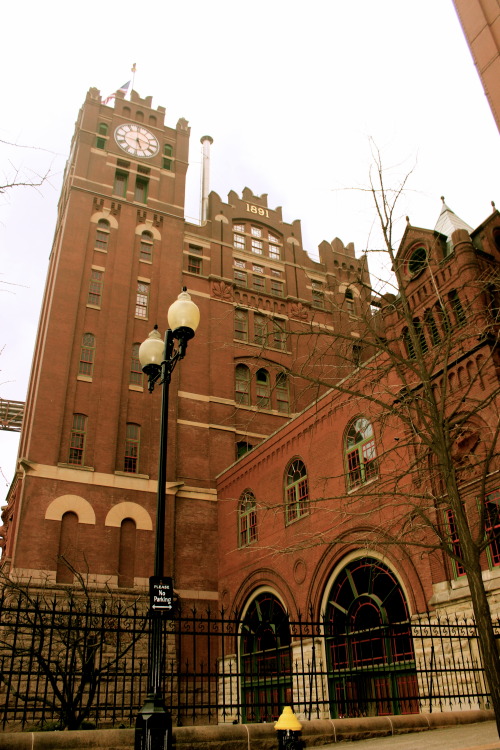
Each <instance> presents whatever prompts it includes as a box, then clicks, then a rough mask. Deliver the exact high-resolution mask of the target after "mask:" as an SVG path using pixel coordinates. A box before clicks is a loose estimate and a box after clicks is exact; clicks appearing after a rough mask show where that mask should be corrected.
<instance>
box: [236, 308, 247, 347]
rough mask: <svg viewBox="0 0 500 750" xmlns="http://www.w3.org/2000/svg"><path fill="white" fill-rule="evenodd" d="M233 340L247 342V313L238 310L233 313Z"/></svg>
mask: <svg viewBox="0 0 500 750" xmlns="http://www.w3.org/2000/svg"><path fill="white" fill-rule="evenodd" d="M234 338H235V339H237V340H238V341H248V312H247V311H246V310H241V309H240V308H236V310H235V311H234Z"/></svg>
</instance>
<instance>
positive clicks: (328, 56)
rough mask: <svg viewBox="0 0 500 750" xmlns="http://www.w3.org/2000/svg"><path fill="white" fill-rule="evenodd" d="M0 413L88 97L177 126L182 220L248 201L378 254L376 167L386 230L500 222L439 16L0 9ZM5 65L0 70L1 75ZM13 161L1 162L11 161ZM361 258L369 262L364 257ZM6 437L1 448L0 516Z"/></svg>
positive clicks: (62, 6) (181, 8)
mask: <svg viewBox="0 0 500 750" xmlns="http://www.w3.org/2000/svg"><path fill="white" fill-rule="evenodd" d="M2 27H3V32H4V33H3V39H2V53H3V59H4V71H3V76H2V79H3V80H2V112H1V117H0V184H7V183H9V182H10V181H11V180H12V179H13V178H14V177H15V176H16V175H17V179H18V180H21V181H29V182H37V181H38V179H39V177H38V176H44V175H45V174H47V173H49V176H48V178H47V179H46V180H44V182H43V184H42V185H41V186H40V187H37V188H34V187H25V188H23V187H17V188H13V189H11V190H7V191H5V192H4V193H3V194H0V349H1V355H0V396H1V397H2V398H5V399H13V400H19V401H22V400H24V398H25V395H26V389H27V383H28V379H29V372H30V368H31V361H32V354H33V347H34V342H35V337H36V330H37V324H38V316H39V311H40V304H41V299H42V294H43V288H44V283H45V276H46V271H47V265H48V258H49V253H50V249H51V244H52V239H53V232H54V227H55V220H56V211H57V201H58V196H59V191H60V186H61V181H62V175H63V171H64V165H65V162H66V158H67V156H68V152H69V146H70V141H71V136H72V134H73V129H74V123H75V120H76V118H77V115H78V111H79V108H80V107H81V105H82V103H83V101H84V99H85V95H86V92H87V91H88V89H89V88H90V87H92V86H95V87H97V88H98V89H99V90H100V91H101V94H102V96H103V97H106V96H108V95H109V94H111V93H113V92H114V91H116V89H118V88H119V87H120V86H121V85H122V84H124V83H126V82H127V81H128V80H130V79H131V78H132V73H131V67H132V65H133V63H136V66H137V71H136V73H135V80H134V88H135V90H136V91H137V92H138V93H139V95H140V96H142V97H145V96H148V95H152V96H153V106H155V107H157V106H164V107H166V111H167V114H166V124H167V125H170V126H171V127H175V125H176V123H177V120H178V119H179V118H180V117H185V118H186V119H187V120H188V121H189V123H190V126H191V150H190V167H189V171H188V183H187V196H186V218H187V219H188V220H189V221H193V222H194V223H198V222H199V212H200V207H199V206H200V169H201V164H200V162H201V145H200V138H201V136H202V135H205V134H208V135H211V136H212V138H213V139H214V143H213V146H212V150H211V181H210V186H211V189H212V190H215V191H216V192H217V193H218V194H219V195H220V196H221V198H223V199H224V200H225V199H226V198H227V194H228V193H229V191H230V190H235V191H236V192H238V193H239V194H241V191H242V190H243V188H244V187H249V188H251V189H252V190H253V192H254V193H255V194H256V195H260V194H262V193H267V194H268V201H269V206H270V207H271V208H276V207H277V206H282V207H283V218H284V220H285V221H287V222H292V221H293V220H295V219H301V222H302V233H303V244H304V247H305V249H306V250H307V251H308V252H309V254H310V255H311V256H312V257H316V254H317V246H318V245H319V244H320V242H321V241H323V240H325V239H326V240H328V241H331V240H332V239H334V238H335V237H340V239H341V240H342V241H343V242H344V243H348V242H354V244H355V248H356V254H357V256H360V255H361V253H362V252H363V251H365V250H374V249H376V248H377V247H379V246H380V237H379V233H378V231H377V224H376V220H375V215H374V209H373V205H372V202H371V199H370V196H369V193H367V192H366V187H367V186H368V184H369V174H370V169H371V168H373V158H372V148H373V144H375V145H376V148H377V149H378V150H379V152H380V154H381V157H382V161H383V164H384V167H385V169H386V170H387V172H386V174H387V182H388V184H389V185H391V184H392V185H397V184H399V181H400V180H401V179H403V177H404V176H405V175H407V174H408V173H410V172H411V175H410V177H409V181H408V190H407V191H405V193H404V195H403V196H402V199H401V203H400V205H399V211H398V213H397V216H398V218H399V222H398V224H397V227H396V229H399V231H400V234H401V233H402V230H403V228H404V226H405V217H406V216H409V219H410V222H411V223H412V224H413V225H416V226H421V227H426V228H433V227H434V225H435V223H436V220H437V217H438V215H439V211H440V209H441V200H440V196H444V197H445V199H446V203H447V204H448V205H449V206H450V208H452V209H453V210H454V211H455V212H456V213H457V214H458V215H459V216H460V217H461V218H462V219H464V220H465V221H466V222H467V223H468V224H470V225H471V226H473V227H475V226H477V225H479V224H480V223H481V222H482V221H483V220H484V219H485V218H486V217H487V216H488V215H489V214H490V213H491V210H492V209H491V201H492V200H493V201H494V200H496V201H497V203H498V204H499V205H500V191H498V190H497V185H498V173H499V169H498V167H499V163H500V160H499V157H500V139H499V134H498V130H497V128H496V125H495V122H494V120H493V117H492V115H491V112H490V109H489V107H488V103H487V100H486V97H485V95H484V92H483V89H482V86H481V82H480V80H479V77H478V75H477V73H476V70H475V67H474V64H473V61H472V58H471V55H470V52H469V49H468V46H467V43H466V41H465V38H464V36H463V33H462V30H461V27H460V24H459V21H458V18H457V16H456V12H455V9H454V6H453V2H452V0H419V2H415V0H377V2H373V0H343V1H341V0H309V1H308V2H307V3H304V2H299V1H298V0H253V2H250V3H242V2H238V0H211V2H210V3H207V2H206V1H205V0H203V1H202V0H183V2H181V3H167V2H165V0H149V1H148V2H143V3H138V2H137V0H133V1H132V0H121V2H118V1H117V0H115V1H114V2H110V0H100V1H99V2H94V0H90V1H88V2H86V3H84V4H79V5H73V4H71V3H68V2H67V0H64V2H60V1H59V0H46V1H45V2H44V3H40V2H38V0H37V1H36V2H35V1H34V0H23V2H19V3H9V4H8V5H6V6H5V7H3V8H2ZM6 61H8V69H7V63H6ZM9 144H16V145H9ZM372 257H373V256H372ZM17 443H18V434H17V433H13V432H7V431H0V471H1V473H0V502H1V501H2V498H3V497H4V491H3V488H5V494H6V492H7V489H8V486H9V484H10V482H11V480H12V478H13V475H14V469H15V461H16V454H17Z"/></svg>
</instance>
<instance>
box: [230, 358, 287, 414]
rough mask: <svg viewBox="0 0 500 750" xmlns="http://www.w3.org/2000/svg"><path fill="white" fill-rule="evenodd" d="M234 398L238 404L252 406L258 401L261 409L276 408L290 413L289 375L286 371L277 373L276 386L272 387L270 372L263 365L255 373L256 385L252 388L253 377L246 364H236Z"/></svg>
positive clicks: (284, 412)
mask: <svg viewBox="0 0 500 750" xmlns="http://www.w3.org/2000/svg"><path fill="white" fill-rule="evenodd" d="M234 400H235V401H236V403H237V404H242V405H244V406H250V404H252V403H256V404H257V406H258V407H259V408H260V409H272V408H273V406H274V408H275V409H276V410H277V411H279V412H282V413H283V414H288V412H289V410H290V391H289V386H288V377H287V374H286V373H285V372H279V373H278V374H277V375H276V379H275V382H274V386H273V387H271V376H270V375H269V372H268V371H267V370H266V369H264V368H263V367H261V368H260V369H259V370H257V372H256V373H255V387H254V389H252V377H251V373H250V370H249V368H248V367H247V366H246V365H236V369H235V393H234Z"/></svg>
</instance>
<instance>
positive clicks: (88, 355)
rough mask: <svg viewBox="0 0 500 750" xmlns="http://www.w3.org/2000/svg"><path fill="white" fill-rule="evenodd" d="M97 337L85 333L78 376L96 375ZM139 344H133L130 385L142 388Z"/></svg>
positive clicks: (89, 376) (90, 376)
mask: <svg viewBox="0 0 500 750" xmlns="http://www.w3.org/2000/svg"><path fill="white" fill-rule="evenodd" d="M96 343H97V342H96V337H95V336H94V334H93V333H84V334H83V336H82V344H81V348H80V360H79V363H78V374H79V375H84V376H85V377H88V378H92V376H93V374H94V363H95V354H96ZM139 347H140V344H139V343H134V344H132V352H131V357H130V369H129V384H130V385H138V386H142V383H143V372H142V368H141V363H140V361H139Z"/></svg>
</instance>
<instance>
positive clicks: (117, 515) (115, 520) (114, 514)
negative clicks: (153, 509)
mask: <svg viewBox="0 0 500 750" xmlns="http://www.w3.org/2000/svg"><path fill="white" fill-rule="evenodd" d="M125 518H131V519H132V520H133V521H135V525H136V528H137V529H143V530H144V531H152V530H153V522H152V521H151V516H150V515H149V513H148V512H147V510H145V508H143V507H142V505H139V503H131V502H130V501H128V500H125V501H123V502H122V503H117V505H114V506H113V507H112V508H111V510H109V511H108V514H107V516H106V520H105V521H104V525H105V526H118V527H120V526H121V525H122V521H124V520H125Z"/></svg>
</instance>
